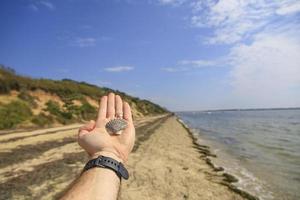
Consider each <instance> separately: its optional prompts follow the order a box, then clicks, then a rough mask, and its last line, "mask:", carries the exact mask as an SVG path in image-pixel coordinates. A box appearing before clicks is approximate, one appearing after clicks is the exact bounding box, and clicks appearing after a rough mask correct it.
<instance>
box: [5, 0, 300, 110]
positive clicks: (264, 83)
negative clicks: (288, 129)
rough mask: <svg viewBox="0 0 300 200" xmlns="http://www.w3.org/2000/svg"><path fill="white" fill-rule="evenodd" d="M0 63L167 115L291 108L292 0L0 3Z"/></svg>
mask: <svg viewBox="0 0 300 200" xmlns="http://www.w3.org/2000/svg"><path fill="white" fill-rule="evenodd" d="M0 26H1V35H0V44H1V45H0V63H2V64H4V65H8V66H11V67H13V68H14V69H16V71H17V72H18V73H20V74H23V75H29V76H32V77H47V78H52V79H62V78H70V79H74V80H79V81H86V82H90V83H93V84H97V85H99V86H106V87H110V88H113V89H118V90H121V91H125V92H127V93H129V94H131V95H134V96H138V97H141V98H146V99H149V100H152V101H154V102H156V103H159V104H161V105H163V106H165V107H167V108H169V109H170V110H176V111H177V110H205V109H224V108H257V107H294V106H300V36H299V35H300V28H299V27H300V2H299V1H298V0H281V1H270V0H247V1H246V0H245V1H243V0H219V1H215V0H64V1H62V0H14V1H11V0H3V1H1V3H0Z"/></svg>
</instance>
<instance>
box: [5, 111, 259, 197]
mask: <svg viewBox="0 0 300 200" xmlns="http://www.w3.org/2000/svg"><path fill="white" fill-rule="evenodd" d="M135 124H136V130H137V133H136V135H137V138H136V144H135V147H134V150H133V153H132V154H131V155H130V158H129V161H128V163H127V168H128V170H129V173H130V179H129V180H128V181H122V187H121V191H120V195H119V199H120V200H127V199H128V200H130V199H145V200H147V199H222V200H223V199H224V200H226V199H228V200H229V199H230V200H233V199H255V197H252V196H251V195H249V194H247V193H245V192H243V191H240V190H239V189H237V188H235V187H234V186H233V185H231V184H230V182H231V181H234V178H233V177H231V176H230V175H226V173H225V175H224V172H223V171H222V168H217V167H215V166H213V164H212V163H211V162H210V160H209V156H214V155H212V154H211V153H210V151H209V147H207V146H204V145H199V144H197V143H196V141H195V139H194V138H193V137H192V135H191V133H190V132H189V130H188V129H186V127H184V125H183V124H181V123H180V122H179V121H178V119H177V118H176V117H175V116H169V115H168V116H166V115H163V116H154V117H147V118H141V119H138V120H137V121H136V123H135ZM79 126H80V125H79V124H76V125H71V126H68V127H60V128H52V129H43V130H35V131H28V132H17V133H9V134H5V133H2V134H1V135H0V154H1V162H0V180H1V182H0V198H1V199H57V198H58V197H59V196H60V195H61V193H62V192H63V190H64V189H65V188H66V187H67V186H68V184H70V183H71V182H72V181H73V180H74V178H75V177H76V176H78V174H79V173H80V171H81V169H82V167H83V166H84V164H85V162H86V161H87V157H86V155H85V153H84V152H83V151H82V150H81V149H80V147H79V146H78V145H77V143H76V137H75V136H76V132H77V130H76V129H77V128H78V127H79Z"/></svg>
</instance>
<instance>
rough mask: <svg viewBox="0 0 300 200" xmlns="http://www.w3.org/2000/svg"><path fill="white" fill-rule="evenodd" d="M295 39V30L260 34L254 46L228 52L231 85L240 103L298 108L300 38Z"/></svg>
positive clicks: (299, 94) (250, 45)
mask: <svg viewBox="0 0 300 200" xmlns="http://www.w3.org/2000/svg"><path fill="white" fill-rule="evenodd" d="M298 34H299V31H298ZM294 36H295V32H294V31H291V33H286V32H283V33H274V32H269V33H261V34H258V35H256V37H255V39H254V41H253V43H251V44H249V45H245V44H240V45H237V46H235V47H234V48H233V49H232V50H231V54H230V58H231V61H230V64H231V65H232V67H233V69H232V71H231V75H232V86H233V89H234V95H235V97H237V99H238V100H239V103H241V102H243V103H244V104H246V105H261V106H264V107H266V106H268V107H272V106H275V107H280V106H282V107H284V106H299V105H300V92H299V91H300V90H299V89H300V38H299V37H298V36H297V37H294ZM297 91H298V92H297Z"/></svg>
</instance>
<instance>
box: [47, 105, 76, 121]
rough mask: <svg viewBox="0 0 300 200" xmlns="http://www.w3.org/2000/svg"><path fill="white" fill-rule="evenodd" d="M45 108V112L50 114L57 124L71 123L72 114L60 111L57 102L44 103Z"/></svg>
mask: <svg viewBox="0 0 300 200" xmlns="http://www.w3.org/2000/svg"><path fill="white" fill-rule="evenodd" d="M46 106H47V108H46V109H45V111H48V112H49V113H50V114H52V115H54V116H55V117H56V120H57V121H58V122H60V123H62V124H68V123H70V122H72V119H73V115H72V112H69V111H63V110H61V109H60V106H59V104H58V103H57V102H55V101H51V100H50V101H48V102H47V103H46Z"/></svg>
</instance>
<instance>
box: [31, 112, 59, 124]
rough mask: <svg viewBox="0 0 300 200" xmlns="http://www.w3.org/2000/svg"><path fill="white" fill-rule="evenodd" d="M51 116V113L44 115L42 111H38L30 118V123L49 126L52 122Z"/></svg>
mask: <svg viewBox="0 0 300 200" xmlns="http://www.w3.org/2000/svg"><path fill="white" fill-rule="evenodd" d="M53 121H54V120H53V117H52V116H51V115H46V114H44V113H40V114H38V115H36V116H34V117H33V118H32V120H31V122H32V123H34V124H36V125H38V126H40V127H44V126H49V125H51V124H52V123H53Z"/></svg>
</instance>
